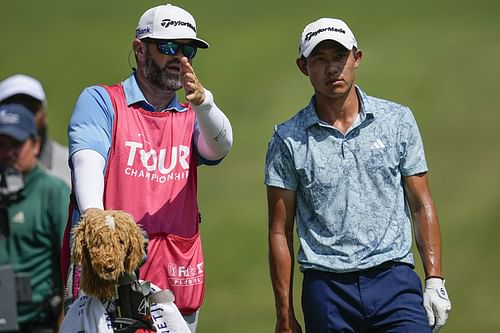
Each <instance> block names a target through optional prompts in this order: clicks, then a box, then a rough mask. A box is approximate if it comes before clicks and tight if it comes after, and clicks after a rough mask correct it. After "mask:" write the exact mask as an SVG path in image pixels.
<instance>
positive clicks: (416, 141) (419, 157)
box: [399, 108, 428, 176]
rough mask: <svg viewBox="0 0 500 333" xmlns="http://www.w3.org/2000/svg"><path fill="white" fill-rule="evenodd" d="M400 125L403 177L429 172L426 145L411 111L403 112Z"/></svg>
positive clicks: (406, 109) (405, 110)
mask: <svg viewBox="0 0 500 333" xmlns="http://www.w3.org/2000/svg"><path fill="white" fill-rule="evenodd" d="M402 111H403V112H402V114H401V118H400V125H399V144H400V170H401V174H402V175H403V176H413V175H416V174H419V173H422V172H427V171H428V169H427V161H426V159H425V152H424V144H423V142H422V137H421V135H420V131H419V130H418V126H417V122H416V121H415V118H414V117H413V114H412V112H411V110H410V109H408V108H404V109H403V110H402Z"/></svg>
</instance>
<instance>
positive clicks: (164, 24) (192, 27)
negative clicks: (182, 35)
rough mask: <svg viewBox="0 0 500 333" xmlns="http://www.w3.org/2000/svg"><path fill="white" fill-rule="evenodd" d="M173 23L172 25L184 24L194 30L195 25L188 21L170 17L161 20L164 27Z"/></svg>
mask: <svg viewBox="0 0 500 333" xmlns="http://www.w3.org/2000/svg"><path fill="white" fill-rule="evenodd" d="M171 25H173V26H174V27H176V26H178V25H180V26H186V27H189V28H191V29H193V31H194V32H196V27H195V26H194V25H192V24H191V23H189V22H184V21H172V20H171V19H164V20H162V21H161V26H162V27H164V28H165V29H166V28H168V27H169V26H171Z"/></svg>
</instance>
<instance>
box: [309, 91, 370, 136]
mask: <svg viewBox="0 0 500 333" xmlns="http://www.w3.org/2000/svg"><path fill="white" fill-rule="evenodd" d="M355 89H356V94H357V96H358V100H359V102H360V110H359V119H360V123H362V122H363V121H365V120H366V119H372V118H373V112H372V110H371V109H370V108H369V105H368V103H367V95H366V93H365V92H364V91H362V90H361V88H359V87H358V86H355ZM315 110H316V98H315V97H314V96H312V97H311V100H310V102H309V104H308V105H307V106H306V107H305V109H304V114H303V124H304V127H305V128H308V127H311V126H312V125H314V124H321V123H322V122H321V120H320V119H319V118H318V115H317V114H316V111H315Z"/></svg>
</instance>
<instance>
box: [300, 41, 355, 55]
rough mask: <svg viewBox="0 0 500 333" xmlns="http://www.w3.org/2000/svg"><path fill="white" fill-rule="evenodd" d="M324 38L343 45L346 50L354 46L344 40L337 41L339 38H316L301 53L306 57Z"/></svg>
mask: <svg viewBox="0 0 500 333" xmlns="http://www.w3.org/2000/svg"><path fill="white" fill-rule="evenodd" d="M325 40H331V41H333V42H336V43H339V44H340V45H342V46H343V47H345V48H346V49H347V50H352V48H353V47H354V46H355V45H350V44H349V43H347V42H345V41H339V40H337V39H334V38H324V39H321V40H317V41H315V42H313V43H310V44H309V45H308V47H307V48H306V49H305V50H304V51H303V52H302V55H303V56H304V57H306V58H307V57H309V56H310V55H311V52H312V51H313V50H314V49H315V48H316V46H318V45H319V44H320V43H321V42H324V41H325Z"/></svg>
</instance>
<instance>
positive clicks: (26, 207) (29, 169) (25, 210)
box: [0, 104, 70, 333]
mask: <svg viewBox="0 0 500 333" xmlns="http://www.w3.org/2000/svg"><path fill="white" fill-rule="evenodd" d="M39 152H40V139H39V138H38V136H37V130H36V126H35V118H34V115H33V113H32V112H31V111H30V110H28V109H27V108H26V107H24V106H23V105H21V104H5V105H1V106H0V265H11V266H12V267H13V270H14V273H16V274H24V275H25V276H26V275H27V276H28V277H29V279H28V280H29V282H28V283H29V288H28V289H31V297H28V298H29V299H28V300H25V301H23V302H18V303H17V312H18V323H19V326H20V331H19V332H35V333H50V332H56V331H57V328H58V324H59V320H60V319H61V318H60V314H62V311H61V304H62V290H63V288H62V287H63V284H62V281H61V272H60V257H61V245H62V238H63V234H64V227H65V225H66V221H67V215H68V209H67V204H68V201H69V193H70V191H69V187H68V186H67V185H66V184H65V182H64V181H63V180H61V179H60V178H58V177H55V176H53V175H50V174H48V173H47V171H46V170H45V169H44V168H42V167H40V166H39V164H38V160H37V156H38V154H39ZM18 289H19V286H18ZM7 301H8V300H6V299H2V302H7Z"/></svg>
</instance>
